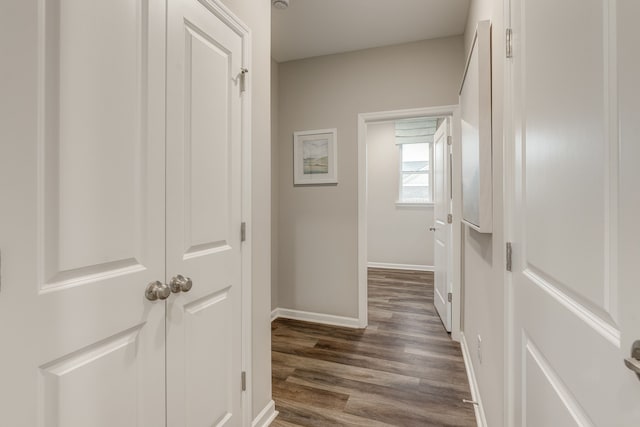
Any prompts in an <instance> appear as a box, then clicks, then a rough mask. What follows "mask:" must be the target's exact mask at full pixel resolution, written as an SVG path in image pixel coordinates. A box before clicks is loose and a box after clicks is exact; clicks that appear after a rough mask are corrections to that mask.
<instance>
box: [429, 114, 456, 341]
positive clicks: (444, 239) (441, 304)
mask: <svg viewBox="0 0 640 427" xmlns="http://www.w3.org/2000/svg"><path fill="white" fill-rule="evenodd" d="M450 123H451V119H450V118H445V119H444V121H443V122H442V124H440V126H439V127H438V129H437V130H436V133H435V135H434V137H433V168H432V170H433V202H434V209H433V227H432V228H431V229H432V231H433V232H434V238H433V242H434V243H433V244H434V248H433V252H434V264H435V265H434V267H435V268H434V288H433V304H434V305H435V307H436V311H437V312H438V315H439V316H440V319H441V320H442V324H443V325H444V327H445V329H446V330H447V331H448V332H451V301H450V300H449V294H450V293H451V292H452V289H453V282H452V281H453V277H452V274H451V271H452V268H453V266H452V262H453V259H452V258H453V254H452V247H451V244H452V241H453V239H452V233H453V230H452V226H451V224H450V223H449V214H451V212H452V204H451V146H450V145H449V139H450V135H451V127H450Z"/></svg>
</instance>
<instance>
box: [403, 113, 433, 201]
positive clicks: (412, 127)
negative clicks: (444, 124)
mask: <svg viewBox="0 0 640 427" xmlns="http://www.w3.org/2000/svg"><path fill="white" fill-rule="evenodd" d="M436 127H437V119H428V118H418V119H405V120H398V121H396V145H397V146H398V148H399V150H400V177H399V178H400V179H399V181H400V186H399V194H398V203H408V204H424V203H431V202H432V201H433V198H432V185H431V183H432V176H431V144H432V142H433V135H434V133H435V131H436Z"/></svg>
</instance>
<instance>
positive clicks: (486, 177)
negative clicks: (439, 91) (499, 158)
mask: <svg viewBox="0 0 640 427" xmlns="http://www.w3.org/2000/svg"><path fill="white" fill-rule="evenodd" d="M460 122H461V131H462V132H461V154H462V222H463V223H465V224H466V225H468V226H469V227H471V228H472V229H474V230H476V231H478V232H480V233H491V232H492V231H493V209H492V205H493V190H492V189H493V181H492V173H493V172H492V141H491V134H492V129H491V22H490V21H480V22H478V25H477V28H476V32H475V35H474V38H473V42H472V45H471V49H470V52H469V56H468V59H467V65H466V67H465V73H464V77H463V79H462V85H461V87H460Z"/></svg>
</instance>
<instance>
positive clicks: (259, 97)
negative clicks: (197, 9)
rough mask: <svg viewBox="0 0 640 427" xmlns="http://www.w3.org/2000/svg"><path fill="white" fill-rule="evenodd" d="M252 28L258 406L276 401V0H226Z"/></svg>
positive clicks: (255, 400) (255, 386)
mask: <svg viewBox="0 0 640 427" xmlns="http://www.w3.org/2000/svg"><path fill="white" fill-rule="evenodd" d="M223 2H224V3H225V4H226V5H227V7H229V9H231V11H232V12H233V13H234V14H235V15H236V16H238V17H239V18H240V19H241V20H242V21H243V22H244V23H245V24H246V25H248V26H249V28H251V33H252V41H253V46H252V54H251V69H250V70H249V72H250V73H251V82H252V83H251V84H252V87H251V89H252V91H253V99H252V101H253V103H252V111H251V133H252V138H253V144H252V170H251V173H252V181H251V184H252V191H253V197H252V199H251V210H252V213H251V215H252V224H249V228H250V230H251V238H252V242H251V244H252V254H251V255H252V270H253V284H252V287H251V293H252V295H251V296H252V301H253V307H252V316H253V319H252V328H253V336H252V354H253V360H252V373H251V374H252V387H253V389H252V391H253V393H252V406H253V408H252V412H253V417H254V418H255V417H256V416H257V415H258V414H259V413H260V411H262V410H263V409H264V408H265V406H266V405H267V404H268V403H269V402H270V401H271V325H270V319H271V310H270V304H269V301H270V300H271V295H270V293H271V283H270V282H271V280H270V279H271V259H270V253H271V242H270V240H271V208H270V204H271V199H270V194H271V160H270V157H271V138H270V136H271V117H270V113H269V110H270V107H271V102H270V92H271V2H268V1H263V2H256V1H253V0H223Z"/></svg>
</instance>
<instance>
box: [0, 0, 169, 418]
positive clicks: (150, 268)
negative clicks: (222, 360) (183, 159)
mask: <svg viewBox="0 0 640 427" xmlns="http://www.w3.org/2000/svg"><path fill="white" fill-rule="evenodd" d="M9 3H10V4H3V11H2V13H0V15H2V18H0V21H1V22H0V36H1V37H0V38H1V39H2V50H1V51H2V52H3V66H2V78H1V79H0V94H2V102H1V103H0V104H1V107H0V108H1V110H2V114H1V116H2V123H1V125H0V141H1V143H0V199H1V200H2V206H3V207H2V214H1V220H0V248H1V250H2V263H1V265H2V274H1V277H2V281H1V284H0V337H1V344H0V348H1V350H0V358H1V360H2V363H0V425H2V426H16V427H17V426H29V427H31V426H36V425H37V426H43V427H53V426H61V427H62V426H63V427H87V426H92V427H100V426H103V427H112V426H119V427H124V426H140V427H148V426H163V425H164V423H165V414H164V405H165V373H164V367H165V364H164V360H165V359H164V351H165V325H164V323H165V304H164V302H163V301H161V300H160V299H156V300H155V301H150V300H148V299H147V298H145V288H146V287H147V285H148V284H149V283H151V282H155V281H157V280H163V279H164V276H165V269H164V265H165V252H164V243H165V235H164V223H165V219H164V216H165V199H164V193H165V189H164V164H165V159H164V115H165V111H164V83H165V82H164V68H165V57H164V51H165V46H164V39H165V22H164V19H165V18H164V16H165V10H164V6H163V4H162V2H159V1H146V0H109V1H87V0H39V1H37V0H23V1H11V2H9ZM5 61H6V62H5ZM5 65H6V67H5ZM160 293H161V292H160ZM155 295H156V296H157V294H155Z"/></svg>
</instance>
